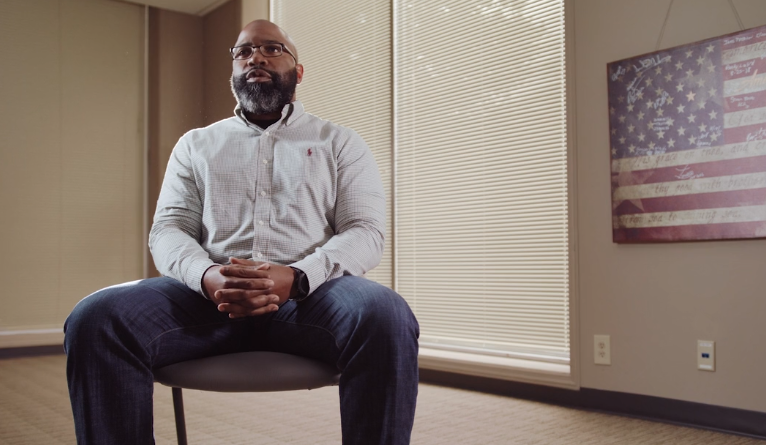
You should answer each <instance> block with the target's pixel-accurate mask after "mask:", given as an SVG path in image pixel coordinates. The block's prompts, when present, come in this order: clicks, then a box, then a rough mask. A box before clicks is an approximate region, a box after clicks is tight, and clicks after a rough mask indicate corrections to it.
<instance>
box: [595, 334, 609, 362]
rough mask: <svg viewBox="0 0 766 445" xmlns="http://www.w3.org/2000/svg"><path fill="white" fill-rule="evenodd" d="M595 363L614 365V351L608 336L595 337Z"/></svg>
mask: <svg viewBox="0 0 766 445" xmlns="http://www.w3.org/2000/svg"><path fill="white" fill-rule="evenodd" d="M593 363H595V364H597V365H611V364H612V350H611V346H610V345H609V336H608V335H594V336H593Z"/></svg>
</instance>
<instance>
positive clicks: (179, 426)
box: [173, 387, 187, 445]
mask: <svg viewBox="0 0 766 445" xmlns="http://www.w3.org/2000/svg"><path fill="white" fill-rule="evenodd" d="M173 411H175V414H176V436H178V445H187V443H186V420H185V419H184V397H183V393H181V388H176V387H173Z"/></svg>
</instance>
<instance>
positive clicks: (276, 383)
mask: <svg viewBox="0 0 766 445" xmlns="http://www.w3.org/2000/svg"><path fill="white" fill-rule="evenodd" d="M339 379H340V371H338V370H337V369H336V368H335V367H333V366H330V365H328V364H326V363H322V362H319V361H316V360H312V359H309V358H305V357H298V356H296V355H291V354H283V353H280V352H268V351H257V352H240V353H236V354H224V355H217V356H213V357H205V358H201V359H196V360H188V361H185V362H180V363H175V364H172V365H168V366H165V367H164V368H160V369H158V370H155V371H154V380H155V381H157V382H159V383H162V384H163V385H166V386H171V387H176V388H188V389H198V390H202V391H218V392H269V391H293V390H298V389H314V388H321V387H323V386H332V385H337V384H338V381H339Z"/></svg>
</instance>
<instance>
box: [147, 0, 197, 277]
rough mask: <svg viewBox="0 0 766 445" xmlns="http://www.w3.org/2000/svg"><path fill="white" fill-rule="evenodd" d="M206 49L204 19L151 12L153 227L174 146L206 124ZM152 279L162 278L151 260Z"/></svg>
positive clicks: (150, 186)
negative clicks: (203, 118)
mask: <svg viewBox="0 0 766 445" xmlns="http://www.w3.org/2000/svg"><path fill="white" fill-rule="evenodd" d="M202 48H203V19H202V18H201V17H197V16H193V15H190V14H183V13H180V12H173V11H166V10H163V9H158V8H150V9H149V94H148V96H149V141H148V142H149V147H148V148H149V149H148V153H149V155H148V166H147V167H148V168H147V171H148V173H147V174H148V183H147V188H148V202H149V208H148V211H147V215H146V216H147V224H148V225H147V226H148V227H151V222H152V220H153V217H154V210H155V207H156V204H157V197H158V196H159V192H160V186H161V185H162V179H163V178H164V177H165V169H166V167H167V163H168V159H170V153H171V151H172V150H173V147H174V146H175V145H176V142H178V138H179V137H181V136H182V135H183V134H184V133H186V132H187V131H189V130H191V129H193V128H199V127H201V126H202V125H203V120H202V107H203V103H202V98H203V72H204V65H205V64H204V63H203V51H202ZM145 248H146V249H147V252H148V246H147V247H145ZM150 258H151V257H150ZM148 275H149V276H159V273H158V272H157V270H156V269H155V268H154V262H153V261H151V260H150V261H149V271H148Z"/></svg>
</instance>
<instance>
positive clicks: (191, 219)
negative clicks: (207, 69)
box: [64, 20, 418, 445]
mask: <svg viewBox="0 0 766 445" xmlns="http://www.w3.org/2000/svg"><path fill="white" fill-rule="evenodd" d="M231 53H232V58H233V72H232V77H231V85H232V91H233V92H234V95H235V96H236V98H237V100H238V105H237V108H236V109H235V114H236V116H235V117H231V118H229V119H225V120H223V121H220V122H218V123H215V124H213V125H211V126H209V127H207V128H203V129H197V130H192V131H190V132H189V133H187V134H185V135H184V136H183V137H182V138H181V139H180V140H179V142H178V144H177V145H176V147H175V148H174V150H173V154H172V156H171V158H170V161H169V163H168V168H167V172H166V175H165V180H164V182H163V185H162V190H161V192H160V197H159V200H158V203H157V211H156V214H155V216H154V224H153V226H152V230H151V233H150V236H149V246H150V248H151V251H152V255H153V257H154V261H155V264H156V265H157V268H158V269H159V270H160V272H161V273H162V274H163V275H164V277H162V278H153V279H147V280H142V281H138V282H134V283H127V284H123V285H118V286H113V287H110V288H106V289H103V290H101V291H99V292H96V293H94V294H92V295H90V296H88V297H87V298H85V299H83V300H82V301H80V303H78V304H77V306H76V307H75V308H74V310H73V311H72V314H71V315H70V316H69V318H68V319H67V322H66V324H65V327H64V329H65V333H66V336H65V349H66V352H67V377H68V381H69V392H70V398H71V401H72V407H73V411H74V418H75V427H76V428H75V429H76V432H77V439H78V442H79V443H83V444H84V443H88V444H90V443H93V444H122V443H124V444H133V445H134V444H145V443H152V442H153V433H152V389H153V376H152V370H154V369H157V368H160V367H163V366H166V365H169V364H171V363H175V362H179V361H183V360H189V359H193V358H199V357H204V356H210V355H217V354H224V353H232V352H238V351H248V350H272V351H280V352H287V353H291V354H297V355H302V356H306V357H311V358H314V359H318V360H322V361H324V362H327V363H330V364H332V365H334V366H337V368H338V369H339V370H340V371H341V372H342V375H341V380H340V384H339V392H340V401H341V429H342V433H343V442H344V443H357V444H374V443H408V442H409V437H410V432H411V429H412V422H413V419H414V414H415V401H416V397H417V383H418V372H417V351H418V346H417V337H418V324H417V321H416V320H415V317H414V316H413V314H412V312H411V311H410V309H409V307H408V306H407V304H406V302H405V301H404V300H403V299H402V298H401V297H400V296H399V295H397V294H396V293H395V292H393V291H391V290H390V289H388V288H385V287H383V286H381V285H379V284H377V283H374V282H372V281H369V280H366V279H364V278H360V277H359V276H360V275H362V274H363V273H365V272H366V271H368V270H370V269H371V268H373V267H375V266H376V265H377V264H378V262H379V261H380V255H381V252H382V250H383V236H384V235H383V233H384V223H385V204H384V194H383V189H382V184H381V180H380V177H379V173H378V170H377V167H376V165H375V162H374V160H373V157H372V154H371V152H370V150H369V149H368V147H367V146H366V145H365V144H364V142H363V141H362V139H361V138H360V137H359V136H358V135H357V134H356V133H355V132H353V131H352V130H349V129H347V128H344V127H341V126H338V125H335V124H332V123H330V122H327V121H325V120H322V119H319V118H317V117H315V116H312V115H310V114H308V113H306V112H304V110H303V106H302V105H301V103H300V102H298V101H297V100H295V87H296V84H298V83H300V82H301V80H302V78H303V66H302V65H300V64H299V63H298V52H297V51H296V49H295V45H294V43H293V42H292V40H291V39H290V38H289V37H288V36H287V34H286V33H285V32H284V31H283V30H281V29H280V28H279V27H277V26H276V25H274V24H273V23H271V22H267V21H263V20H259V21H255V22H252V23H250V24H248V25H247V26H246V27H245V28H244V29H243V31H242V33H241V34H240V35H239V38H238V40H237V43H236V45H235V47H234V48H232V49H231ZM209 414H210V415H211V416H214V417H215V416H220V421H221V422H226V421H227V419H226V417H225V415H223V414H221V413H209ZM300 417H301V414H300V410H299V409H298V407H296V410H295V411H292V412H288V413H285V422H290V423H296V424H300ZM257 427H258V426H257V422H256V421H254V422H253V425H252V428H254V429H255V428H257Z"/></svg>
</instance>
